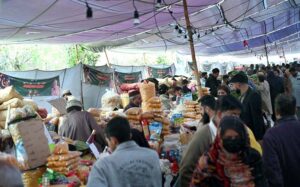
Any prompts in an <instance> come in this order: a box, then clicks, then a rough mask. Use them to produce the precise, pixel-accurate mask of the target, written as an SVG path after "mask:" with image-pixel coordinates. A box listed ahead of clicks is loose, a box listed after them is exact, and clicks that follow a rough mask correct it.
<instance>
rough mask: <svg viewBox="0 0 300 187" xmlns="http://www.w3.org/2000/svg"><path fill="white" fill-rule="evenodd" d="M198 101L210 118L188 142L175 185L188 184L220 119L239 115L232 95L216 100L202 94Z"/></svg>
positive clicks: (252, 141) (254, 145)
mask: <svg viewBox="0 0 300 187" xmlns="http://www.w3.org/2000/svg"><path fill="white" fill-rule="evenodd" d="M200 103H201V105H202V107H204V115H207V116H208V118H210V120H209V121H208V123H206V124H204V125H203V126H201V127H200V128H199V129H197V132H196V133H195V134H194V136H193V138H192V140H191V142H190V143H189V145H188V147H187V149H186V151H185V154H184V155H183V157H182V160H181V163H180V171H179V177H178V180H177V183H176V187H187V186H189V184H190V181H191V178H192V174H193V171H194V169H195V167H196V164H197V162H198V159H199V157H200V156H201V155H202V154H203V153H204V152H206V151H208V150H209V148H210V146H211V144H212V143H213V142H214V139H215V135H216V134H214V132H215V131H216V130H217V127H218V126H219V123H220V121H221V119H222V118H223V117H225V116H240V114H241V111H242V104H241V103H240V102H239V101H238V100H237V99H236V98H235V97H233V96H232V95H227V96H223V97H222V98H221V99H220V100H218V102H216V101H215V100H214V97H212V96H204V97H202V98H201V99H200ZM247 131H248V135H249V139H250V146H251V147H252V148H254V149H256V150H257V151H258V152H259V153H260V154H261V153H262V150H261V147H260V145H259V144H258V143H257V142H256V140H255V138H254V135H253V133H252V131H251V130H250V129H247Z"/></svg>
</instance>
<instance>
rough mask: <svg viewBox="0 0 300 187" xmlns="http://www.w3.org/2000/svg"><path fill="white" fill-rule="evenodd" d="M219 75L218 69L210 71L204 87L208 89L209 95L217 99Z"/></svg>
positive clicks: (219, 82)
mask: <svg viewBox="0 0 300 187" xmlns="http://www.w3.org/2000/svg"><path fill="white" fill-rule="evenodd" d="M219 74H220V70H219V69H218V68H215V69H213V70H212V75H211V76H209V77H208V79H207V81H206V83H205V87H208V88H210V93H211V95H213V96H214V97H217V95H218V87H219V86H220V84H221V81H219V80H218V79H217V78H218V76H219Z"/></svg>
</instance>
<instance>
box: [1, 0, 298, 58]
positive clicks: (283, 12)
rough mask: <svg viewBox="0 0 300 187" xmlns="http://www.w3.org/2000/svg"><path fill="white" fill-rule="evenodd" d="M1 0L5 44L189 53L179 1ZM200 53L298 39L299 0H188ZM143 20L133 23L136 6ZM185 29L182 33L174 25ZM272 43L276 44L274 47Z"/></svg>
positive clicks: (243, 49) (256, 48) (238, 50)
mask: <svg viewBox="0 0 300 187" xmlns="http://www.w3.org/2000/svg"><path fill="white" fill-rule="evenodd" d="M87 2H88V4H89V6H90V7H91V8H92V10H93V17H92V18H90V19H87V18H86V10H87V8H86V1H85V0H43V1H36V0H26V1H19V0H3V1H2V3H1V6H0V9H1V11H0V37H1V42H2V43H85V44H88V45H89V46H90V47H92V48H93V49H94V50H103V49H104V48H107V47H119V48H120V49H126V50H137V49H139V50H164V49H174V50H178V51H179V52H180V53H183V54H189V50H188V38H185V37H184V35H185V34H186V33H185V27H186V26H185V20H184V12H183V5H182V1H181V0H163V1H162V6H161V8H156V7H155V4H156V0H103V1H99V0H87ZM187 3H188V10H189V13H190V19H191V23H192V26H193V28H194V32H195V38H194V39H195V40H196V42H195V45H196V51H197V54H198V55H199V54H208V55H211V54H220V53H253V52H255V51H261V50H262V48H261V47H262V46H264V45H265V44H266V45H268V47H269V48H270V50H271V49H272V46H270V44H271V43H273V44H274V43H275V42H276V43H277V46H283V44H285V46H286V44H287V43H288V44H292V43H295V42H297V41H298V40H299V37H298V33H299V17H300V15H299V10H300V7H299V5H300V0H289V1H287V0H201V1H200V0H187ZM135 8H136V10H138V12H139V15H140V21H141V23H140V24H139V25H133V14H134V10H135ZM176 25H179V26H180V28H181V29H182V31H183V32H182V34H181V35H178V34H177V31H176V32H174V31H175V26H176ZM198 36H199V37H198ZM244 41H247V42H246V43H247V45H246V46H245V42H244ZM273 48H274V47H273Z"/></svg>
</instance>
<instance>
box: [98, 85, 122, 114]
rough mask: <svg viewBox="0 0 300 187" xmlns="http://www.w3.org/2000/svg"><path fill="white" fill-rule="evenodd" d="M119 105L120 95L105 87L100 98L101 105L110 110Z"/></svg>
mask: <svg viewBox="0 0 300 187" xmlns="http://www.w3.org/2000/svg"><path fill="white" fill-rule="evenodd" d="M120 105H121V97H120V95H118V94H117V93H116V92H115V91H114V90H112V89H110V90H109V89H106V93H105V94H104V95H103V96H102V98H101V106H102V108H103V109H105V110H108V111H112V110H113V109H115V108H119V107H120Z"/></svg>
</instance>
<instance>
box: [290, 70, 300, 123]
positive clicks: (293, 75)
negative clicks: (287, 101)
mask: <svg viewBox="0 0 300 187" xmlns="http://www.w3.org/2000/svg"><path fill="white" fill-rule="evenodd" d="M289 79H290V81H291V84H292V95H293V96H294V97H295V98H296V101H297V103H296V106H297V116H298V118H300V73H299V72H298V71H297V70H296V68H295V67H291V68H290V77H289Z"/></svg>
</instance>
